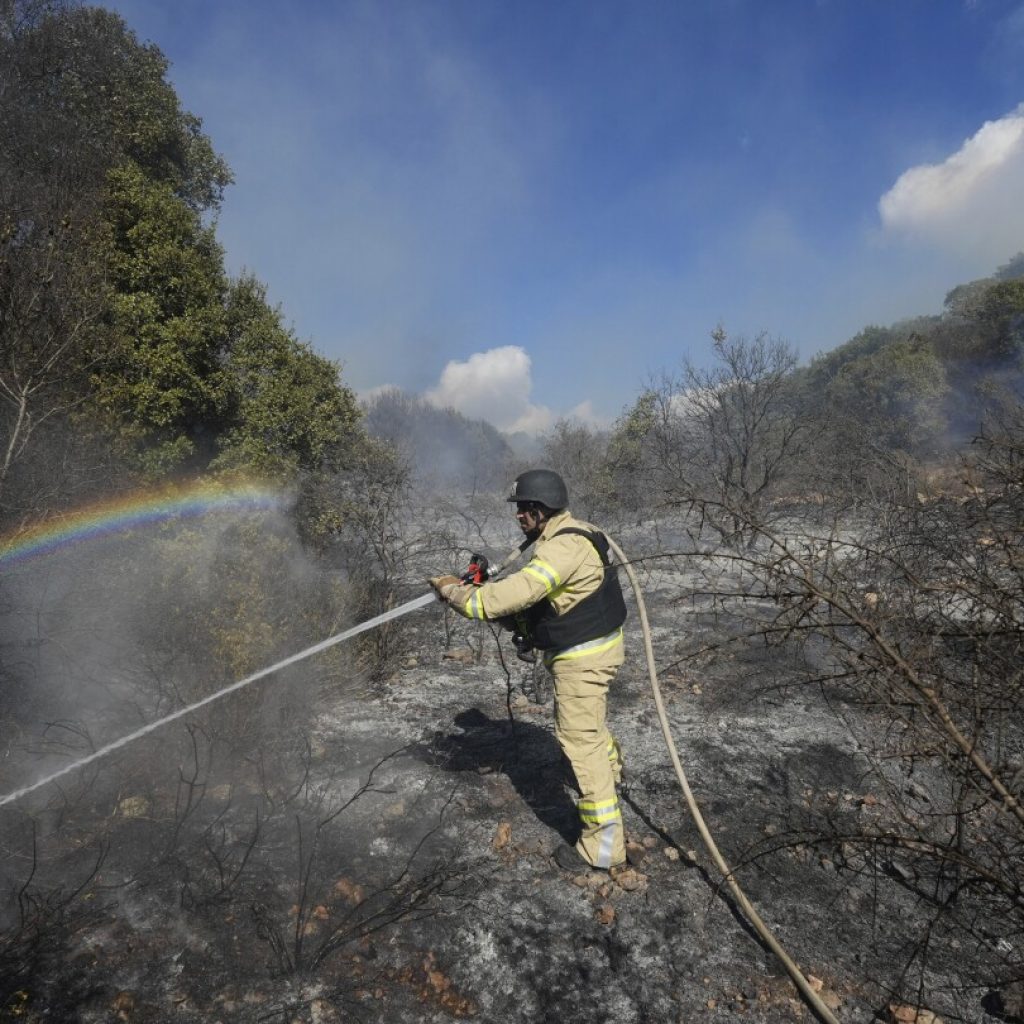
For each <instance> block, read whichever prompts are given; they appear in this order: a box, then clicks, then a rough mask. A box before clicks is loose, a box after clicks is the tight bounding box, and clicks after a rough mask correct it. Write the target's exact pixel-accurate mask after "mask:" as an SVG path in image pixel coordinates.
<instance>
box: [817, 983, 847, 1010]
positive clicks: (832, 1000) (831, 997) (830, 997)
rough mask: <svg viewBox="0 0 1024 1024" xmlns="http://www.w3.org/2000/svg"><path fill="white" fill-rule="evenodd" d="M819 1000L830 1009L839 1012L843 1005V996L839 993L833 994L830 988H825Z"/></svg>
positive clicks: (819, 995)
mask: <svg viewBox="0 0 1024 1024" xmlns="http://www.w3.org/2000/svg"><path fill="white" fill-rule="evenodd" d="M818 998H819V999H820V1000H821V1001H822V1002H823V1003H824V1004H825V1005H826V1006H827V1007H828V1008H829V1009H830V1010H838V1009H839V1007H840V1006H842V1005H843V999H842V996H840V995H839V993H837V992H833V991H832V989H830V988H823V989H822V990H821V992H820V993H819V994H818Z"/></svg>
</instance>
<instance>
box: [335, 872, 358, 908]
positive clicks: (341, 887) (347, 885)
mask: <svg viewBox="0 0 1024 1024" xmlns="http://www.w3.org/2000/svg"><path fill="white" fill-rule="evenodd" d="M334 893H335V895H336V896H340V897H341V898H342V899H343V900H347V901H348V902H349V903H352V904H359V903H362V902H363V900H364V899H365V898H366V893H365V892H364V890H363V887H362V886H361V885H357V884H356V883H355V882H353V881H351V880H350V879H348V878H339V879H338V880H337V881H336V882H335V883H334Z"/></svg>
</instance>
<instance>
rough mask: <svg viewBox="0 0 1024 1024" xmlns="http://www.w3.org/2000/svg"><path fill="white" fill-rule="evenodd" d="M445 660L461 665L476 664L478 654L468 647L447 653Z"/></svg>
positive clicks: (445, 653) (444, 656)
mask: <svg viewBox="0 0 1024 1024" xmlns="http://www.w3.org/2000/svg"><path fill="white" fill-rule="evenodd" d="M443 658H444V660H445V661H457V662H458V663H459V664H460V665H474V664H476V654H475V653H474V652H473V651H471V650H470V649H469V648H468V647H457V648H455V649H453V650H451V651H445V652H444V655H443Z"/></svg>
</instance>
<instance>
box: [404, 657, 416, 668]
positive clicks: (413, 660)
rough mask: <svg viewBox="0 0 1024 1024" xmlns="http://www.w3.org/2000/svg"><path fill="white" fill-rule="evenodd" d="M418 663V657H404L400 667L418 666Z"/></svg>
mask: <svg viewBox="0 0 1024 1024" xmlns="http://www.w3.org/2000/svg"><path fill="white" fill-rule="evenodd" d="M419 665H420V659H419V658H406V659H405V661H403V662H402V668H419Z"/></svg>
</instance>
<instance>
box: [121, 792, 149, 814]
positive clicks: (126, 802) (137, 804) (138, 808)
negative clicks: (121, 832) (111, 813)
mask: <svg viewBox="0 0 1024 1024" xmlns="http://www.w3.org/2000/svg"><path fill="white" fill-rule="evenodd" d="M117 813H118V814H120V815H121V817H122V818H141V817H143V816H144V815H146V814H149V801H148V800H147V799H146V798H145V797H144V796H126V797H125V798H124V799H123V800H122V801H121V802H120V803H119V804H118V805H117Z"/></svg>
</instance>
